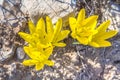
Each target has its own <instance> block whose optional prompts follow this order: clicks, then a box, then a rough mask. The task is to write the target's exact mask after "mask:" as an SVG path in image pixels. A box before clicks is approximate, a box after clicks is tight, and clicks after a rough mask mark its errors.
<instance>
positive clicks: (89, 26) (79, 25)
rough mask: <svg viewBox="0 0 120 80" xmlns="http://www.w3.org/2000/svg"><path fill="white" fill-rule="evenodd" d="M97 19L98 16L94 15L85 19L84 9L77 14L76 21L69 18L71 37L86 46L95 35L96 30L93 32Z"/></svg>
mask: <svg viewBox="0 0 120 80" xmlns="http://www.w3.org/2000/svg"><path fill="white" fill-rule="evenodd" d="M97 18H98V16H96V15H93V16H90V17H88V18H85V10H84V9H82V10H81V11H80V12H79V14H78V17H77V19H75V18H74V17H70V18H69V24H70V28H71V30H72V33H71V36H72V37H73V38H74V39H77V40H78V41H79V43H81V44H84V45H88V43H89V42H90V41H91V37H92V35H94V34H96V33H97V30H95V27H96V24H97Z"/></svg>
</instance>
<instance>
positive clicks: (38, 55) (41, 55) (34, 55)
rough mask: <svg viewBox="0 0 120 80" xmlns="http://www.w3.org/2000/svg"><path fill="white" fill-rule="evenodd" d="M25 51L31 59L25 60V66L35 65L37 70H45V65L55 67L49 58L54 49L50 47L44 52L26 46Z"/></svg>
mask: <svg viewBox="0 0 120 80" xmlns="http://www.w3.org/2000/svg"><path fill="white" fill-rule="evenodd" d="M24 51H25V52H26V54H27V55H28V56H29V57H30V58H31V59H29V60H24V61H23V65H25V66H33V65H35V69H36V70H41V69H43V67H44V65H48V66H53V65H54V62H52V61H51V60H48V58H49V56H50V55H51V54H52V51H53V47H49V48H47V49H45V50H43V51H39V50H37V49H36V48H33V47H32V46H25V47H24Z"/></svg>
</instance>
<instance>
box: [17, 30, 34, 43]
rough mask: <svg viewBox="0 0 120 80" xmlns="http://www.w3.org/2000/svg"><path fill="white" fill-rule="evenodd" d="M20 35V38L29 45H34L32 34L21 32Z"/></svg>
mask: <svg viewBox="0 0 120 80" xmlns="http://www.w3.org/2000/svg"><path fill="white" fill-rule="evenodd" d="M18 34H19V35H20V37H22V38H23V39H24V40H25V41H27V42H28V43H30V44H34V41H33V38H32V36H31V35H30V34H27V33H24V32H19V33H18Z"/></svg>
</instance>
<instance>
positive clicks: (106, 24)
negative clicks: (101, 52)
mask: <svg viewBox="0 0 120 80" xmlns="http://www.w3.org/2000/svg"><path fill="white" fill-rule="evenodd" d="M109 25H110V20H107V21H106V22H103V23H102V24H101V25H100V26H99V27H98V28H97V30H98V32H100V33H102V32H105V31H106V29H107V28H108V26H109Z"/></svg>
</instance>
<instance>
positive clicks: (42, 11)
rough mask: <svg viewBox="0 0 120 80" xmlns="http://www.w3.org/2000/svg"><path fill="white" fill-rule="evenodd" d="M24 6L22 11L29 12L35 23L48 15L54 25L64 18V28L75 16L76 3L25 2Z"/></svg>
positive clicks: (58, 0) (54, 0)
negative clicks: (69, 18) (69, 19)
mask: <svg viewBox="0 0 120 80" xmlns="http://www.w3.org/2000/svg"><path fill="white" fill-rule="evenodd" d="M22 4H23V8H22V9H24V11H28V13H29V16H30V18H31V19H32V21H33V22H34V23H36V22H37V21H38V19H40V18H41V17H44V16H46V15H48V16H50V17H51V18H52V21H53V23H55V22H56V21H57V20H58V18H61V17H62V19H63V26H66V25H68V17H69V16H74V8H73V7H74V6H75V1H73V0H23V1H22ZM24 6H25V8H24ZM25 9H27V10H25Z"/></svg>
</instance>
